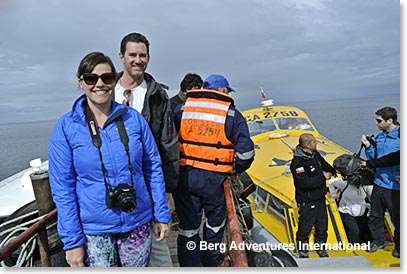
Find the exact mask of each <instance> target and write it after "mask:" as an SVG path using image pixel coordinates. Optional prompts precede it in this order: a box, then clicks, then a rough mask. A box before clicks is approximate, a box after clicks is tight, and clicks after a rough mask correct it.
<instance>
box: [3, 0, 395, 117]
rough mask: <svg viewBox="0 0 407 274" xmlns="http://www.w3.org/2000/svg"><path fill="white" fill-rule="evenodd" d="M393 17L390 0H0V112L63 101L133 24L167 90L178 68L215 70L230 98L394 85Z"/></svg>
mask: <svg viewBox="0 0 407 274" xmlns="http://www.w3.org/2000/svg"><path fill="white" fill-rule="evenodd" d="M399 24H400V3H399V1H394V0H391V1H389V0H371V1H361V0H359V1H355V0H343V1H331V0H318V1H316V0H313V1H305V0H304V1H299V0H285V1H260V0H253V1H233V0H224V1H217V0H206V1H188V0H172V1H169V0H167V1H166V0H161V1H158V0H155V1H154V0H139V1H131V0H117V1H101V0H91V1H89V0H88V1H80V0H70V1H62V0H3V1H1V2H0V33H1V35H0V74H1V76H0V86H1V87H2V92H1V93H0V117H1V118H0V122H9V121H13V120H16V119H17V120H45V119H56V118H58V117H59V116H60V115H61V114H63V113H65V112H67V111H69V109H70V107H71V105H72V102H73V100H74V99H75V98H76V97H78V96H79V95H80V94H81V91H80V90H79V89H78V87H77V82H76V78H75V73H76V68H77V65H78V63H79V61H80V60H81V58H82V57H83V56H84V55H85V54H87V53H88V52H90V51H95V50H98V51H102V52H104V53H106V54H108V55H109V56H110V57H111V58H112V59H113V60H114V62H115V64H116V66H117V68H118V69H121V63H120V61H119V59H118V51H119V43H120V40H121V38H122V37H123V36H124V35H125V34H127V33H129V32H133V31H137V32H141V33H143V34H145V35H146V36H147V37H148V39H149V40H150V43H151V49H150V51H151V61H150V64H149V67H148V71H149V72H150V73H152V74H153V75H154V77H155V78H156V79H157V80H159V81H160V82H163V83H166V84H167V85H169V86H170V92H169V93H170V95H172V94H174V93H175V92H177V90H178V89H179V82H180V81H181V80H182V78H183V76H184V75H185V74H186V73H188V72H196V73H199V74H201V75H202V76H203V77H206V76H207V75H209V74H211V73H220V74H224V75H225V76H226V77H227V78H228V79H229V80H230V82H231V84H232V85H233V87H235V88H236V89H237V90H238V92H237V93H235V94H234V95H233V96H234V97H235V98H236V102H237V104H238V105H239V106H240V107H247V106H254V105H256V104H258V101H259V100H261V96H260V87H261V86H262V87H263V88H264V89H265V91H266V93H267V94H268V96H272V97H273V98H274V99H275V100H276V101H277V102H295V101H299V100H318V99H330V98H352V97H365V96H378V95H382V94H399V93H400V90H399V86H400V48H399V45H400V40H399V39H400V25H399ZM16 117H17V118H16Z"/></svg>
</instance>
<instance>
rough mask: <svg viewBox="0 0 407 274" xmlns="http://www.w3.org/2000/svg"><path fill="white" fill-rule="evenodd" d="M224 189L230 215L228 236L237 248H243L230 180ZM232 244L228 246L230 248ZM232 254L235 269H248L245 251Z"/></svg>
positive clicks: (235, 251) (232, 251)
mask: <svg viewBox="0 0 407 274" xmlns="http://www.w3.org/2000/svg"><path fill="white" fill-rule="evenodd" d="M223 188H224V190H225V199H226V208H227V213H228V226H227V229H228V230H229V231H227V232H228V234H229V235H230V238H228V240H229V239H230V242H234V243H235V246H241V243H243V237H242V234H241V232H240V224H239V220H238V217H237V214H236V209H235V205H234V203H233V198H232V193H231V190H230V182H229V179H226V180H225V182H224V183H223ZM230 242H229V243H228V246H230ZM230 254H231V257H232V258H231V261H232V265H231V266H234V267H247V266H248V263H247V256H246V252H245V251H244V250H239V249H237V248H235V249H232V250H230Z"/></svg>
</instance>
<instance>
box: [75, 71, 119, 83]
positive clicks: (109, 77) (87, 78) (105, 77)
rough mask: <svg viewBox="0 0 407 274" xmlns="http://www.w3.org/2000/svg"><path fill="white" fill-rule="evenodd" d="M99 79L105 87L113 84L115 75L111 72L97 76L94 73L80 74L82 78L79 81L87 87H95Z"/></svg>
mask: <svg viewBox="0 0 407 274" xmlns="http://www.w3.org/2000/svg"><path fill="white" fill-rule="evenodd" d="M99 78H100V79H102V81H103V83H105V84H107V85H110V84H113V83H114V82H115V81H116V75H115V74H114V73H113V72H107V73H103V74H102V75H97V74H95V73H84V74H82V78H79V79H80V80H83V81H84V82H85V83H86V84H87V85H90V86H93V85H96V83H97V82H98V80H99Z"/></svg>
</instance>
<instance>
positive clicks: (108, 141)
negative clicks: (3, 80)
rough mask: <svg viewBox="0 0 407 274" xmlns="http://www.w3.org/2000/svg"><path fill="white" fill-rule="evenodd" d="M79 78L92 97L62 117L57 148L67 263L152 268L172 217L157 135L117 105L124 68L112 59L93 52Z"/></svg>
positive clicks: (57, 192)
mask: <svg viewBox="0 0 407 274" xmlns="http://www.w3.org/2000/svg"><path fill="white" fill-rule="evenodd" d="M77 77H78V81H79V86H80V88H81V89H82V90H83V91H84V93H85V94H84V95H82V96H81V97H79V98H78V99H77V100H76V101H75V103H74V105H73V108H72V111H71V112H69V113H67V114H65V115H64V116H62V118H60V119H59V121H58V122H57V124H56V126H55V128H54V130H53V132H52V135H51V139H50V144H49V175H50V183H51V189H52V195H53V199H54V201H55V204H56V206H57V210H58V233H59V235H60V237H61V240H62V242H63V243H64V250H65V251H66V259H67V262H68V263H69V265H70V266H84V265H86V266H146V265H147V264H148V261H149V256H150V250H151V234H152V231H153V230H154V233H156V236H157V239H158V240H162V239H164V238H165V236H166V234H167V233H168V225H167V223H168V222H169V220H170V212H169V209H168V206H167V201H166V198H165V185H164V179H163V173H162V169H161V160H160V156H159V153H158V150H157V147H156V144H155V141H154V138H153V136H152V134H151V131H150V129H149V126H148V124H147V123H146V121H145V119H144V118H143V117H142V116H141V115H140V114H139V113H138V112H137V111H135V110H134V109H131V108H128V107H126V106H124V105H120V104H117V103H116V102H114V100H113V96H114V87H115V83H116V70H115V68H114V65H113V63H112V61H111V60H110V58H109V57H107V56H105V55H104V54H103V53H100V52H93V53H90V54H88V55H86V56H85V57H84V58H83V59H82V61H81V63H80V65H79V67H78V72H77ZM153 218H154V222H155V225H154V228H153V227H152V220H153Z"/></svg>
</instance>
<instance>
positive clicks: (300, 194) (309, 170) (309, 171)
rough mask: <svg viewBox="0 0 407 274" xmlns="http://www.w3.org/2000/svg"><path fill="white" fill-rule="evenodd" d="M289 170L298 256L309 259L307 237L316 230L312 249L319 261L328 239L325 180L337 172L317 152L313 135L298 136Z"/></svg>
mask: <svg viewBox="0 0 407 274" xmlns="http://www.w3.org/2000/svg"><path fill="white" fill-rule="evenodd" d="M290 170H291V173H292V175H293V178H294V185H295V200H296V202H297V206H298V212H299V221H298V231H297V240H296V242H297V248H298V250H299V256H300V258H308V250H309V241H308V240H309V239H308V236H309V234H310V232H311V229H312V227H313V226H315V243H317V244H318V245H315V249H316V251H317V253H318V255H319V256H320V257H328V253H327V252H326V251H325V249H324V247H323V245H324V244H325V242H326V240H327V238H328V233H327V229H328V215H327V212H326V205H325V195H326V193H327V186H326V180H329V179H330V178H331V176H332V175H333V174H335V173H336V172H335V169H334V168H333V167H332V166H331V165H330V164H328V162H327V161H325V159H324V158H323V157H322V156H321V154H320V153H319V152H318V151H317V140H316V139H315V137H314V136H313V135H312V134H309V133H304V134H301V136H300V138H299V145H297V147H296V149H295V152H294V158H293V160H292V161H291V165H290Z"/></svg>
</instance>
